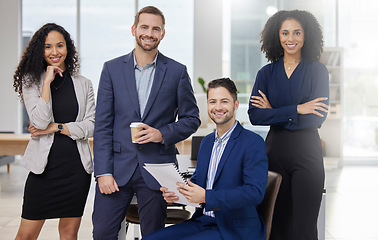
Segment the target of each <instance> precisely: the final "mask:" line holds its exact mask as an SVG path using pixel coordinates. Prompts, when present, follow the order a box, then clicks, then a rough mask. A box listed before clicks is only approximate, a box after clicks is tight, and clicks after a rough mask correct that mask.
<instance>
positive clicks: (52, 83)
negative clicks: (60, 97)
mask: <svg viewBox="0 0 378 240" xmlns="http://www.w3.org/2000/svg"><path fill="white" fill-rule="evenodd" d="M65 81H66V75H63V81H62V83H61V84H60V85H59V86H57V87H56V86H55V85H54V81H52V82H51V85H52V86H53V87H54V88H55V90H58V89H59V88H60V87H61V86H62V85H63V83H64V82H65Z"/></svg>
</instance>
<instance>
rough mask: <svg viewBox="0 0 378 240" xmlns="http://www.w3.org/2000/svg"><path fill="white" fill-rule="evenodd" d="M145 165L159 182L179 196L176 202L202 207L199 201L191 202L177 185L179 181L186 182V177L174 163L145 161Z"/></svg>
mask: <svg viewBox="0 0 378 240" xmlns="http://www.w3.org/2000/svg"><path fill="white" fill-rule="evenodd" d="M144 165H145V166H143V167H144V168H145V169H146V170H147V171H148V172H149V173H150V174H151V175H152V176H153V177H154V178H155V179H156V181H158V182H159V184H160V185H161V186H163V187H166V188H168V191H169V192H174V193H175V195H176V196H178V197H179V200H178V201H176V202H175V203H180V204H184V205H188V206H193V207H200V205H199V204H198V203H191V202H189V201H188V199H186V197H184V196H183V195H182V194H181V193H180V192H179V191H178V190H177V188H178V187H179V186H177V185H176V183H177V182H181V183H184V184H186V182H185V181H184V179H183V178H182V177H181V174H180V172H179V171H178V170H177V169H176V167H175V166H174V163H160V164H153V163H145V164H144Z"/></svg>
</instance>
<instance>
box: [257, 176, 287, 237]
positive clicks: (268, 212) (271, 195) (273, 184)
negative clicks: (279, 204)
mask: <svg viewBox="0 0 378 240" xmlns="http://www.w3.org/2000/svg"><path fill="white" fill-rule="evenodd" d="M281 181H282V176H281V175H280V174H279V173H276V172H272V171H268V182H267V184H266V190H265V196H264V200H263V201H262V202H261V204H260V205H259V206H258V209H259V210H260V213H261V214H262V216H263V218H264V222H265V229H266V240H269V238H270V231H271V229H272V220H273V212H274V205H275V203H276V199H277V195H278V191H279V190H280V186H281Z"/></svg>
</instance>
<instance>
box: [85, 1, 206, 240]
mask: <svg viewBox="0 0 378 240" xmlns="http://www.w3.org/2000/svg"><path fill="white" fill-rule="evenodd" d="M164 26H165V20H164V15H163V14H162V12H161V11H160V10H159V9H157V8H155V7H151V6H149V7H145V8H143V9H141V10H140V11H139V12H138V13H137V14H136V16H135V21H134V25H133V26H132V34H133V36H135V39H136V47H135V49H134V50H133V51H132V52H131V53H129V54H127V55H124V56H121V57H118V58H116V59H113V60H110V61H108V62H106V63H105V64H104V67H103V70H102V73H101V78H100V83H99V89H98V95H97V107H96V118H95V131H94V168H95V172H94V174H95V177H96V179H97V184H96V195H95V202H94V211H93V216H92V220H93V237H94V239H96V240H99V239H117V235H118V232H119V229H120V225H121V222H122V220H123V219H124V218H125V216H126V211H127V209H128V207H129V204H130V201H131V199H132V197H133V196H134V193H135V194H136V196H137V200H138V208H139V216H140V221H141V231H142V235H145V234H148V233H151V232H153V231H155V230H157V229H159V228H162V227H164V221H165V218H166V201H164V199H163V197H162V196H161V192H160V191H159V188H160V185H159V184H158V182H157V181H156V180H155V179H154V178H153V177H152V176H151V175H149V174H148V173H147V172H146V170H144V169H143V168H142V166H143V164H144V163H168V162H176V161H177V160H176V154H177V149H176V147H175V144H176V143H177V142H180V141H182V140H184V139H186V138H187V137H189V136H190V135H191V134H192V133H194V132H195V131H196V130H197V129H198V127H199V125H200V120H199V117H198V107H197V105H196V101H195V98H194V95H193V89H192V86H191V82H190V79H189V76H188V73H187V71H186V67H185V66H184V65H182V64H180V63H178V62H176V61H174V60H172V59H170V58H167V57H165V56H164V55H163V54H161V53H160V52H159V51H158V49H157V48H158V45H159V43H160V41H161V40H162V39H163V38H164V35H165V30H164ZM132 122H143V125H141V126H142V127H143V130H142V131H141V132H139V133H138V134H136V135H135V137H136V138H137V140H136V143H132V141H131V133H130V123H132Z"/></svg>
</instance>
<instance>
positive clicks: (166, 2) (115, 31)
mask: <svg viewBox="0 0 378 240" xmlns="http://www.w3.org/2000/svg"><path fill="white" fill-rule="evenodd" d="M77 4H78V2H77V0H66V1H61V2H57V1H51V0H23V1H22V32H23V47H25V46H26V45H27V44H28V42H29V40H30V37H31V36H32V35H33V34H34V32H35V31H36V30H38V29H39V28H40V27H41V26H43V25H44V24H45V23H48V22H55V23H57V24H59V25H62V26H63V27H64V28H65V29H66V30H67V31H68V32H69V33H70V34H71V37H72V38H73V40H74V41H75V43H76V46H77V48H78V50H79V55H80V60H81V61H80V65H81V68H80V72H81V74H82V75H84V76H85V77H87V78H89V79H90V80H91V81H92V83H93V87H94V91H95V95H96V93H97V88H98V81H99V79H100V74H101V70H102V66H103V63H104V62H105V61H107V60H110V59H112V58H115V57H118V56H121V55H124V54H126V53H129V52H130V51H131V50H132V49H133V48H134V47H135V38H134V37H133V36H132V33H131V26H132V25H133V23H134V16H135V14H136V9H138V10H139V9H141V8H142V7H145V6H147V5H154V6H156V7H158V8H159V9H160V10H161V11H162V12H163V13H164V15H165V18H166V35H165V37H164V39H163V41H162V42H161V44H160V46H159V50H160V51H161V52H162V53H163V54H164V55H166V56H168V57H171V58H173V59H175V60H177V61H179V62H181V63H183V64H185V65H186V66H187V68H188V73H189V75H190V76H191V77H192V76H193V22H194V16H193V14H194V13H193V11H194V10H193V9H194V6H193V4H194V3H193V0H187V1H176V0H156V1H153V2H151V1H147V0H134V1H123V0H113V1H102V0H81V1H80V19H78V9H77ZM78 26H79V29H78ZM77 34H79V38H78V37H77ZM23 115H24V117H23V118H24V120H23V122H24V123H23V125H24V126H23V128H24V132H26V131H27V130H25V128H26V129H27V126H28V119H27V114H26V112H25V111H24V114H23Z"/></svg>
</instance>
